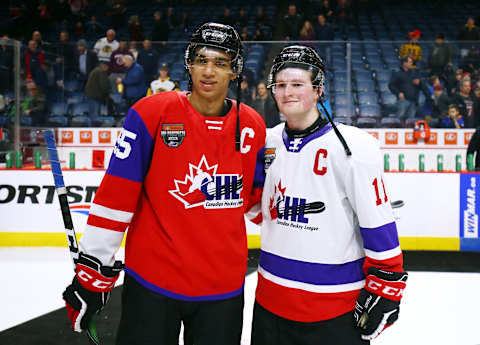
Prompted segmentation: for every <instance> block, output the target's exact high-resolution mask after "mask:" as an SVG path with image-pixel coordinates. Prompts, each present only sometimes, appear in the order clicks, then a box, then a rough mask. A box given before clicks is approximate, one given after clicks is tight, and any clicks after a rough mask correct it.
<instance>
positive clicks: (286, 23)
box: [281, 4, 304, 41]
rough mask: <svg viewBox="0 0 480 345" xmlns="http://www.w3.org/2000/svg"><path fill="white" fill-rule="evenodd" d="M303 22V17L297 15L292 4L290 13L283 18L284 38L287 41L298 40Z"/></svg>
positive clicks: (295, 8)
mask: <svg viewBox="0 0 480 345" xmlns="http://www.w3.org/2000/svg"><path fill="white" fill-rule="evenodd" d="M303 22H304V21H303V18H302V16H301V15H299V14H298V13H297V7H296V6H295V4H290V5H289V6H288V13H287V14H286V15H285V16H283V18H282V21H281V26H282V33H283V38H284V39H285V40H286V41H290V40H296V39H298V36H299V34H300V29H301V28H302V25H303Z"/></svg>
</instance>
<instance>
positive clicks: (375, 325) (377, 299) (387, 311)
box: [353, 267, 408, 340]
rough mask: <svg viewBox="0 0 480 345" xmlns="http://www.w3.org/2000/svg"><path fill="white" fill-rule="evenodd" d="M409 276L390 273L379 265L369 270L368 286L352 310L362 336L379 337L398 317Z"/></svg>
mask: <svg viewBox="0 0 480 345" xmlns="http://www.w3.org/2000/svg"><path fill="white" fill-rule="evenodd" d="M407 278H408V273H407V272H388V271H383V270H380V269H378V268H376V267H370V268H369V269H368V275H367V278H366V281H365V287H364V288H363V289H362V291H361V292H360V296H359V297H358V300H357V303H356V305H355V310H354V311H353V317H354V322H355V326H357V327H359V328H361V333H362V339H364V340H372V339H374V338H376V337H377V336H378V335H379V334H380V333H381V332H382V331H383V330H384V329H385V328H387V327H388V326H390V325H392V324H393V323H394V322H395V321H396V320H397V319H398V313H399V312H400V300H401V299H402V296H403V290H404V289H405V286H406V281H407Z"/></svg>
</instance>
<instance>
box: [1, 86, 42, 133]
mask: <svg viewBox="0 0 480 345" xmlns="http://www.w3.org/2000/svg"><path fill="white" fill-rule="evenodd" d="M20 110H21V115H23V116H30V117H31V118H32V125H34V126H42V125H43V124H44V123H45V96H44V95H43V94H42V92H41V90H40V89H39V88H38V87H37V86H36V85H35V83H28V84H27V95H26V97H25V98H24V99H23V100H21V101H20ZM9 115H10V116H15V106H13V107H12V108H11V110H10V113H9Z"/></svg>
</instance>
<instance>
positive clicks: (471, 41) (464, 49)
mask: <svg viewBox="0 0 480 345" xmlns="http://www.w3.org/2000/svg"><path fill="white" fill-rule="evenodd" d="M457 40H458V41H461V42H460V57H462V58H463V57H465V56H467V54H468V52H469V51H470V49H471V48H473V47H474V46H475V41H479V40H480V30H479V28H478V27H477V26H476V25H475V20H474V19H473V17H468V18H467V22H466V23H465V25H464V26H462V28H461V29H460V31H459V32H458V36H457Z"/></svg>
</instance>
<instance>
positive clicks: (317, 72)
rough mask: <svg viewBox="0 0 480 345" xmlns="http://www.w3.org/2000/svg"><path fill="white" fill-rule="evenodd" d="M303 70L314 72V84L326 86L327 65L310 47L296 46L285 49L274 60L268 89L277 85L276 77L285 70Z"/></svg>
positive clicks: (269, 75)
mask: <svg viewBox="0 0 480 345" xmlns="http://www.w3.org/2000/svg"><path fill="white" fill-rule="evenodd" d="M288 67H295V68H302V69H305V70H307V71H310V72H312V84H313V85H315V86H322V87H323V85H324V84H325V65H324V63H323V61H322V59H321V58H320V56H319V55H318V54H317V52H316V51H315V50H314V49H313V48H310V47H306V46H300V45H294V46H289V47H285V48H283V49H282V51H281V52H280V53H279V54H278V55H277V56H276V57H275V59H274V60H273V65H272V67H271V68H270V73H269V74H268V85H267V87H268V88H271V87H272V86H273V84H275V76H276V75H277V73H278V72H280V71H281V70H282V69H284V68H288Z"/></svg>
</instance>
